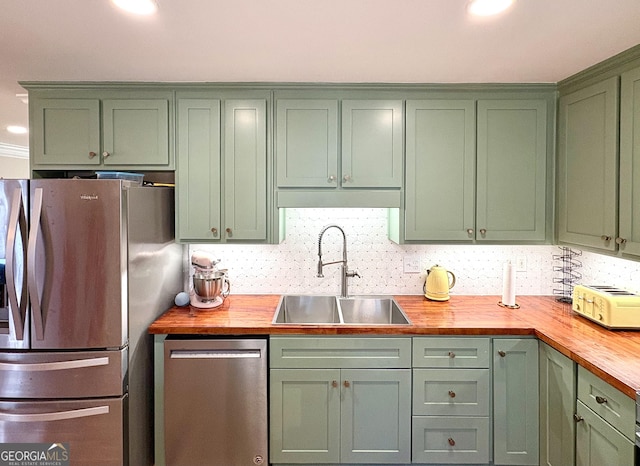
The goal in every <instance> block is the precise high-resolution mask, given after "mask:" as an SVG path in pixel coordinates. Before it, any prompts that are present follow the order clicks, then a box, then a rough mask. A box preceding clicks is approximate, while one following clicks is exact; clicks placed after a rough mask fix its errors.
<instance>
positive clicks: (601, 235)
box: [558, 76, 618, 251]
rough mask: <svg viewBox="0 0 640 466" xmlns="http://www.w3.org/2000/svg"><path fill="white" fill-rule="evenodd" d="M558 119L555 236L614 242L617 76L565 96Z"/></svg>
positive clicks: (602, 244) (602, 245) (604, 244)
mask: <svg viewBox="0 0 640 466" xmlns="http://www.w3.org/2000/svg"><path fill="white" fill-rule="evenodd" d="M559 105H560V107H559V121H558V240H559V241H561V242H565V243H571V244H576V245H580V246H591V247H595V248H599V249H604V250H609V251H613V250H615V247H616V244H615V241H614V239H615V238H616V230H617V228H616V227H617V225H616V215H617V177H618V169H617V157H618V77H617V76H614V77H611V78H609V79H607V80H605V81H602V82H599V83H596V84H593V85H590V86H588V87H585V88H583V89H580V90H577V91H575V92H572V93H569V94H566V95H563V96H562V97H561V98H560V103H559Z"/></svg>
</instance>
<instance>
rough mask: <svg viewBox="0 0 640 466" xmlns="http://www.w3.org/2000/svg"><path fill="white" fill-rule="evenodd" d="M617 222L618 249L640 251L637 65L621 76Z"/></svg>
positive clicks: (639, 79) (639, 74) (639, 92)
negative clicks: (618, 205) (618, 210)
mask: <svg viewBox="0 0 640 466" xmlns="http://www.w3.org/2000/svg"><path fill="white" fill-rule="evenodd" d="M619 222H620V224H619V227H620V231H619V235H618V237H617V238H616V243H618V244H619V248H620V251H621V252H622V253H628V254H634V255H640V68H635V69H633V70H630V71H627V72H625V73H623V74H622V77H621V97H620V219H619Z"/></svg>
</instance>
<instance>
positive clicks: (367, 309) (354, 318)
mask: <svg viewBox="0 0 640 466" xmlns="http://www.w3.org/2000/svg"><path fill="white" fill-rule="evenodd" d="M339 305H340V310H341V311H342V319H343V321H344V323H345V324H361V325H376V324H377V325H411V322H410V321H409V318H408V317H407V316H406V315H405V313H404V312H403V311H402V309H401V308H400V306H398V303H396V301H395V299H393V298H373V297H356V298H340V299H339Z"/></svg>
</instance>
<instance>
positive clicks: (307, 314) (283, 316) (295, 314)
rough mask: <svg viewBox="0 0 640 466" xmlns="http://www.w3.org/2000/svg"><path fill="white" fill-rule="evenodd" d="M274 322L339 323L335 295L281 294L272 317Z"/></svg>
mask: <svg viewBox="0 0 640 466" xmlns="http://www.w3.org/2000/svg"><path fill="white" fill-rule="evenodd" d="M272 323H274V324H315V325H319V324H339V323H340V314H339V313H338V302H337V301H336V298H335V296H304V295H303V296H283V297H282V298H280V304H278V308H277V309H276V313H275V315H274V317H273V322H272Z"/></svg>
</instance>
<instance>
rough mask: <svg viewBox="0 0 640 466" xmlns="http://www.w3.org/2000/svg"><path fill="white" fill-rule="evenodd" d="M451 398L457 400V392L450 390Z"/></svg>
mask: <svg viewBox="0 0 640 466" xmlns="http://www.w3.org/2000/svg"><path fill="white" fill-rule="evenodd" d="M449 396H450V397H451V398H455V397H456V392H454V391H453V390H449Z"/></svg>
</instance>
